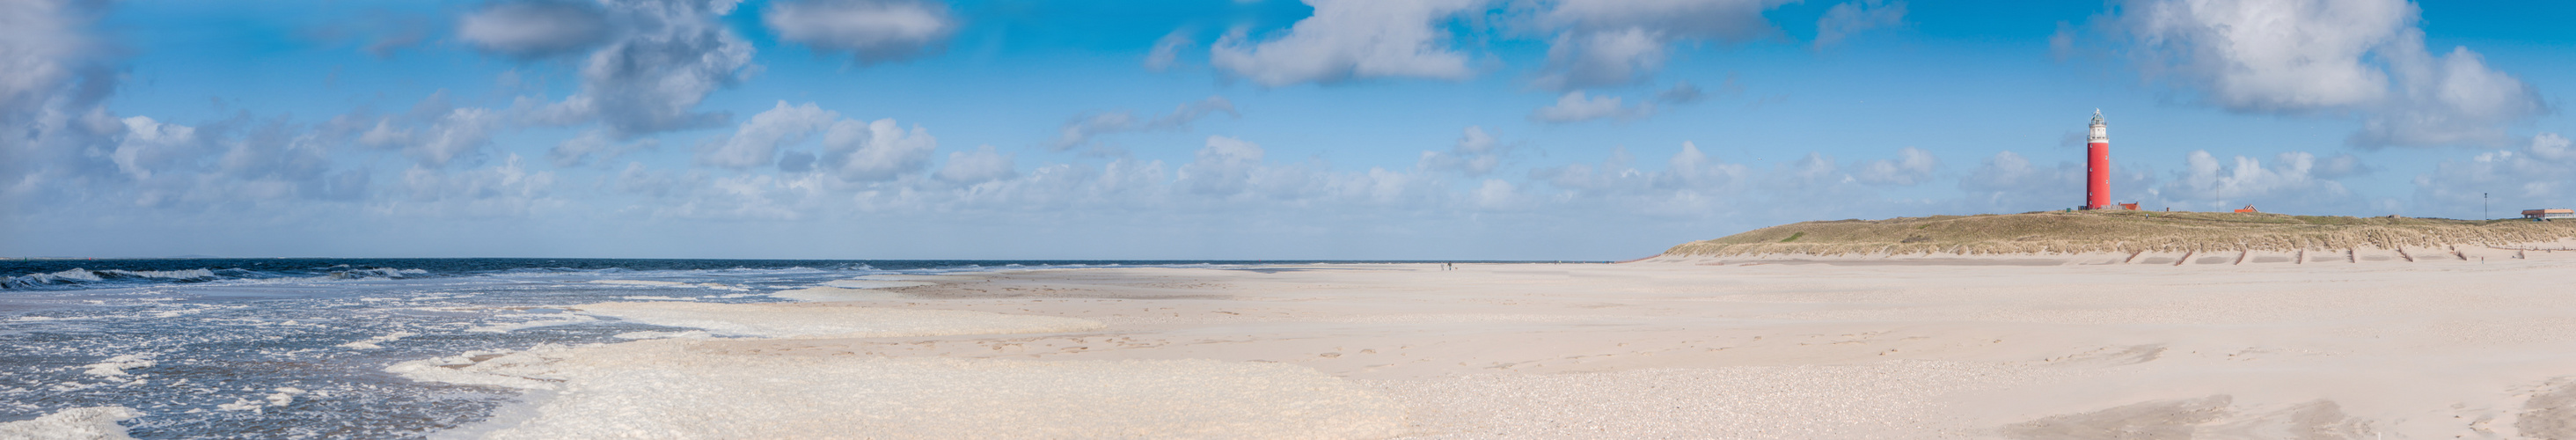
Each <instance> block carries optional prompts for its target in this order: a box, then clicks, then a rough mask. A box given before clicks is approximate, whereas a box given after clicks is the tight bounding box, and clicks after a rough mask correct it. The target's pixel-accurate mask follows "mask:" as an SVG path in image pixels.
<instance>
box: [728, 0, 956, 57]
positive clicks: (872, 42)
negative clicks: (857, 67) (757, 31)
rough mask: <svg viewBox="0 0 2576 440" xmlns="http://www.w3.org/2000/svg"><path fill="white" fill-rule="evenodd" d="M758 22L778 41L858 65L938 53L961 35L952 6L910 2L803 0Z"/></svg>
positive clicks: (775, 7) (777, 6) (774, 7)
mask: <svg viewBox="0 0 2576 440" xmlns="http://www.w3.org/2000/svg"><path fill="white" fill-rule="evenodd" d="M760 21H761V23H763V24H767V25H769V28H770V29H771V30H774V31H776V32H778V37H779V39H782V40H787V41H793V42H797V43H803V44H805V45H808V46H813V47H815V48H817V49H821V50H824V51H834V52H840V51H846V52H851V53H853V54H855V56H856V57H857V59H858V61H859V62H860V63H875V62H883V61H894V60H901V59H905V58H910V57H914V56H920V55H924V54H928V53H931V52H935V51H937V50H938V48H939V47H940V45H942V44H946V43H947V41H948V37H949V35H951V34H955V33H956V32H957V26H958V24H957V18H956V17H954V16H952V15H950V14H949V13H948V6H947V5H945V4H942V3H939V2H935V1H912V0H805V1H782V2H778V3H773V4H771V5H770V6H769V9H768V10H766V11H762V12H761V14H760Z"/></svg>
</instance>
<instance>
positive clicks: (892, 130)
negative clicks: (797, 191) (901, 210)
mask: <svg viewBox="0 0 2576 440" xmlns="http://www.w3.org/2000/svg"><path fill="white" fill-rule="evenodd" d="M938 148H939V139H938V138H933V137H931V136H930V130H929V129H926V128H921V126H919V125H915V126H913V127H912V129H911V130H908V131H907V130H904V129H903V126H902V125H899V124H896V123H895V122H894V120H893V119H878V120H876V121H874V122H866V123H861V122H859V121H852V120H844V121H841V122H835V123H832V129H831V131H830V132H827V133H824V134H823V154H822V155H821V157H819V158H817V159H816V160H817V162H816V163H815V168H816V169H817V170H820V171H825V172H830V173H833V174H835V175H838V176H840V178H841V179H842V180H847V181H857V182H873V181H884V180H893V179H894V178H895V177H897V176H900V175H903V174H906V173H911V172H914V171H918V170H920V169H921V167H922V166H923V165H926V164H928V163H929V162H930V153H931V150H935V149H938Z"/></svg>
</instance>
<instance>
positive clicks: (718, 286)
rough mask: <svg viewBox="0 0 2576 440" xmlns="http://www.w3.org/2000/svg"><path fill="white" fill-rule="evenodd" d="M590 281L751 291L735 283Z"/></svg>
mask: <svg viewBox="0 0 2576 440" xmlns="http://www.w3.org/2000/svg"><path fill="white" fill-rule="evenodd" d="M590 283H591V284H615V285H621V286H651V287H694V288H704V289H716V290H731V291H736V292H748V291H751V288H748V287H742V286H736V285H730V284H722V283H697V284H689V283H683V282H678V281H653V280H590Z"/></svg>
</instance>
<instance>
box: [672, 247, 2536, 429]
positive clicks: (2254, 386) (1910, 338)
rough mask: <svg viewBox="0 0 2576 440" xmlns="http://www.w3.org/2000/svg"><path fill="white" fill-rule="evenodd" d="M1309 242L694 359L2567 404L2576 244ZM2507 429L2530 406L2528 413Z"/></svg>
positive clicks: (1579, 394) (1468, 406)
mask: <svg viewBox="0 0 2576 440" xmlns="http://www.w3.org/2000/svg"><path fill="white" fill-rule="evenodd" d="M2454 260H2455V261H2453V262H2449V263H2439V264H2435V263H2426V264H2408V265H2384V264H2383V265H2372V264H2342V265H2289V264H2277V265H2261V266H2238V265H2194V266H2169V265H2101V266H2082V265H2048V266H2037V265H1972V266H1956V265H1870V266H1852V265H1831V264H1804V265H1799V264H1754V265H1725V266H1709V265H1701V264H1691V263H1682V262H1668V263H1636V264H1615V265H1614V264H1581V265H1573V264H1569V265H1548V264H1491V265H1486V264H1470V265H1460V266H1459V268H1460V270H1447V271H1444V270H1439V267H1438V266H1437V265H1429V264H1418V265H1304V266H1283V267H1278V268H1265V270H1227V269H1213V268H1212V269H1179V268H1105V269H1080V270H1045V271H1025V272H1013V273H1003V274H995V275H991V276H986V277H982V278H979V279H975V280H970V281H962V282H953V283H944V284H938V285H932V286H916V287H904V288H899V289H894V290H897V291H900V292H901V293H902V294H903V295H902V298H900V299H888V300H879V301H861V302H852V303H849V304H851V305H863V306H868V307H900V308H930V309H950V310H974V311H986V312H995V313H1004V314H1013V315H1038V316H1060V317H1072V318H1080V319H1088V320H1095V321H1099V322H1102V323H1104V324H1106V327H1105V328H1102V329H1099V330H1096V331H1085V332H1071V333H1045V334H1013V335H962V336H936V337H913V338H850V339H803V340H718V341H701V342H694V344H698V345H696V346H695V347H696V349H699V350H708V351H710V352H736V353H753V352H757V353H761V354H763V355H769V356H848V355H862V356H887V357H943V358H968V359H1018V360H1048V361H1067V360H1182V359H1208V360H1219V361H1237V362H1261V363H1283V364H1290V365H1299V366H1305V367H1310V368H1313V369H1314V370H1316V371H1320V372H1323V373H1325V374H1329V375H1332V376H1337V377H1341V378H1343V379H1345V380H1348V381H1350V382H1352V383H1356V384H1360V385H1362V386H1364V387H1367V388H1369V389H1373V390H1377V391H1378V392H1380V393H1383V394H1384V395H1386V396H1389V397H1390V398H1393V399H1396V400H1397V401H1400V402H1402V403H1403V404H1404V406H1405V407H1406V413H1407V420H1409V421H1408V422H1407V423H1408V426H1409V427H1408V429H1407V430H1406V431H1405V432H1406V434H1404V435H1405V436H1407V437H1426V438H1447V437H1459V438H1466V437H1478V438H1483V437H1493V436H1507V437H1542V438H1547V437H1556V438H1566V437H1595V438H1597V437H1604V436H1622V437H1625V436H1636V437H1699V438H1705V437H1718V438H2285V437H2286V438H2453V436H2467V437H2469V438H2479V437H2512V436H2517V435H2524V434H2520V433H2521V432H2523V431H2524V430H2530V431H2531V432H2533V433H2538V432H2541V431H2543V430H2548V429H2556V428H2553V427H2556V426H2563V425H2567V424H2569V423H2570V422H2576V409H2557V408H2559V407H2562V406H2567V407H2571V408H2576V405H2568V404H2563V403H2558V402H2561V401H2576V388H2571V386H2570V384H2571V383H2576V379H2571V378H2576V301H2568V299H2569V297H2570V296H2571V295H2576V289H2569V287H2570V286H2569V285H2568V282H2569V281H2568V280H2571V279H2576V276H2571V275H2576V260H2571V259H2557V258H2531V259H2511V260H2506V261H2495V260H2489V261H2484V262H2480V261H2474V260H2470V261H2457V259H2454ZM2518 427H2520V428H2518Z"/></svg>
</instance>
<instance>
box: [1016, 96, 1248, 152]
mask: <svg viewBox="0 0 2576 440" xmlns="http://www.w3.org/2000/svg"><path fill="white" fill-rule="evenodd" d="M1217 113H1224V114H1226V115H1228V116H1233V117H1238V118H1240V117H1243V114H1242V113H1238V112H1236V111H1235V110H1234V101H1228V100H1226V99H1225V97H1223V96H1209V97H1207V99H1202V100H1198V101H1197V102H1192V103H1188V104H1181V105H1178V106H1174V107H1172V112H1171V113H1167V114H1164V115H1163V116H1162V117H1157V118H1154V119H1152V120H1140V119H1138V118H1137V117H1136V113H1135V112H1130V111H1118V112H1111V113H1096V114H1089V115H1083V116H1080V117H1076V118H1074V120H1073V121H1071V122H1066V123H1064V127H1063V128H1060V129H1057V131H1056V137H1055V142H1054V143H1053V144H1050V145H1049V146H1050V147H1051V148H1054V149H1055V150H1056V151H1064V150H1068V149H1072V148H1073V147H1077V146H1081V145H1084V144H1087V143H1090V142H1091V141H1092V138H1094V137H1098V136H1101V135H1106V134H1114V133H1127V132H1139V131H1159V130H1180V129H1185V128H1188V127H1189V126H1190V123H1192V122H1198V120H1199V118H1203V117H1207V116H1208V115H1212V114H1217Z"/></svg>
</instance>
